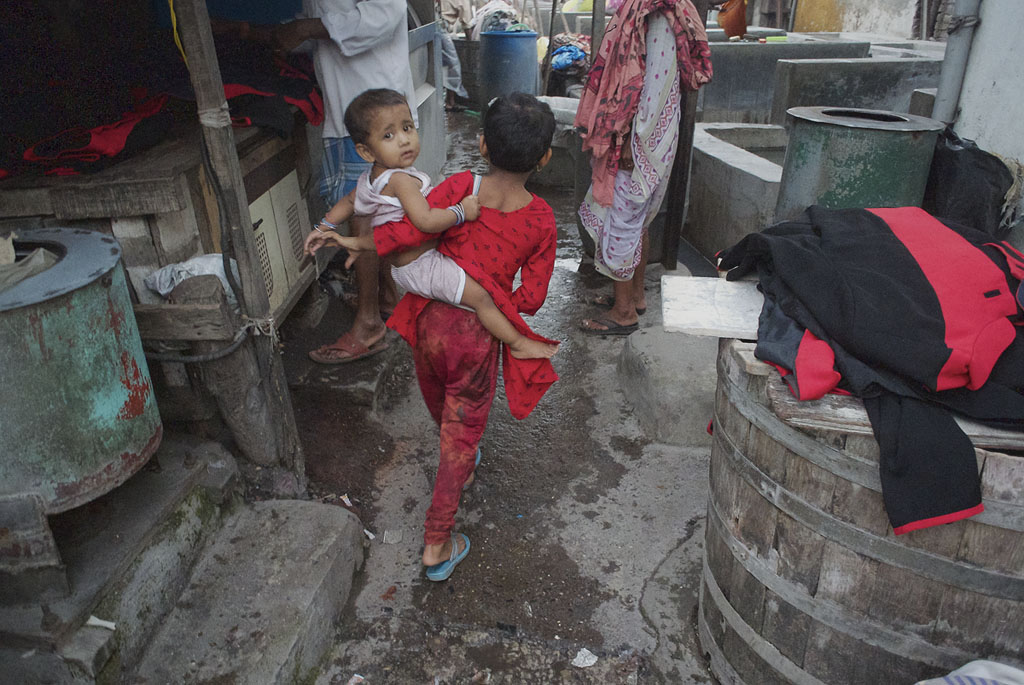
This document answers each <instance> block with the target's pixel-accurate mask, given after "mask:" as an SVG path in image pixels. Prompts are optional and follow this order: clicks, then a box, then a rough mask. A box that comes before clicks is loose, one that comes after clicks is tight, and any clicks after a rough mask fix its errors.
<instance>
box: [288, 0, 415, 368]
mask: <svg viewBox="0 0 1024 685" xmlns="http://www.w3.org/2000/svg"><path fill="white" fill-rule="evenodd" d="M302 7H303V15H304V16H302V17H300V18H298V19H296V20H294V21H291V22H288V23H285V24H281V25H279V26H276V27H274V28H273V37H272V41H273V43H274V44H275V45H276V46H277V47H278V48H279V49H281V50H284V51H291V50H294V49H296V48H298V47H299V46H300V45H302V44H303V43H305V42H306V41H313V44H314V53H313V63H314V66H315V69H316V77H317V81H318V83H319V84H320V89H321V91H322V92H323V97H324V109H325V118H324V127H323V139H324V154H323V164H322V178H321V182H320V195H321V197H323V199H324V210H326V209H327V208H329V207H332V206H334V205H335V204H336V203H337V202H338V200H340V199H341V198H342V197H344V196H345V195H347V194H348V193H349V192H350V191H351V190H352V189H353V188H354V187H355V185H356V181H358V179H359V176H360V175H361V174H362V172H363V171H365V170H367V169H368V168H369V164H368V163H366V162H365V160H363V159H362V158H361V157H359V155H358V154H357V153H356V151H355V145H354V144H353V143H352V140H351V138H350V137H349V136H348V131H347V130H346V129H345V123H344V116H345V109H346V108H347V107H348V106H349V103H351V102H352V100H353V99H354V98H355V97H356V96H357V95H359V94H360V93H362V92H363V91H366V90H370V89H371V88H390V89H392V90H396V91H398V92H400V93H405V96H406V99H407V100H408V102H409V108H410V110H412V115H413V120H414V121H416V97H415V88H414V86H413V80H412V71H411V69H410V67H409V38H408V19H407V17H408V8H407V6H406V2H405V0H303V3H302ZM417 125H418V121H417ZM350 229H351V232H352V233H353V235H355V234H363V233H367V232H369V231H370V230H371V228H370V225H369V222H367V221H366V220H365V219H361V218H354V219H353V220H352V221H351V222H350ZM355 271H356V285H357V288H358V292H357V300H356V302H357V306H356V317H355V322H354V323H353V325H352V328H351V329H350V330H349V331H347V332H346V333H345V334H344V335H342V336H341V338H339V339H338V340H337V341H336V342H334V343H332V344H331V345H325V346H323V347H322V348H320V349H318V350H314V351H313V352H312V353H311V354H310V356H311V357H312V358H313V359H314V360H315V361H318V362H322V363H335V364H336V363H341V362H345V361H353V360H355V359H360V358H362V357H366V356H369V355H371V354H375V353H377V352H380V351H382V350H384V349H386V348H387V342H386V341H385V338H384V333H385V331H386V330H387V329H386V328H385V327H384V322H383V321H382V320H381V315H380V314H381V300H382V299H383V300H385V301H386V302H385V304H387V303H390V304H391V305H392V306H393V304H394V302H395V301H397V294H396V292H395V290H394V283H393V282H392V281H391V279H390V277H389V276H388V275H387V274H381V270H380V264H379V262H378V260H377V256H376V254H373V253H367V254H365V255H363V256H361V257H360V258H359V259H358V260H357V261H356V263H355ZM382 276H383V278H382ZM382 287H383V290H382ZM381 295H384V297H381Z"/></svg>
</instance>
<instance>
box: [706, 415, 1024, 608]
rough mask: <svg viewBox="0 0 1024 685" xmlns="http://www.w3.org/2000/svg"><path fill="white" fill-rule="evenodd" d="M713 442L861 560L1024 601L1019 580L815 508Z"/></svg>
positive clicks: (754, 481)
mask: <svg viewBox="0 0 1024 685" xmlns="http://www.w3.org/2000/svg"><path fill="white" fill-rule="evenodd" d="M715 439H716V440H717V441H718V443H719V445H720V446H721V447H722V452H723V453H724V454H725V456H726V458H727V459H728V460H729V462H730V463H731V464H732V466H733V467H734V468H735V470H736V472H737V473H738V474H739V475H740V477H741V478H743V480H744V481H746V482H747V484H748V485H750V486H751V487H752V488H753V489H754V490H756V491H757V493H758V494H759V495H761V497H763V498H765V499H766V500H768V501H769V502H771V503H772V504H773V505H774V506H775V507H776V508H777V509H779V510H780V511H782V512H784V513H785V514H787V515H788V516H790V517H791V518H793V519H794V520H796V521H797V522H799V523H801V524H803V525H804V526H806V527H807V528H809V529H811V530H812V531H814V532H815V533H818V534H819V535H821V536H823V537H825V538H827V539H829V540H835V541H836V542H838V543H840V544H841V545H843V546H844V547H846V548H848V549H850V550H853V551H854V552H857V553H859V554H863V555H864V556H866V557H870V558H872V559H875V560H877V561H881V562H884V563H886V564H889V565H891V566H896V567H898V568H905V569H907V570H909V571H912V572H914V573H916V574H917V575H919V576H923V577H925V578H931V579H932V580H937V581H939V582H940V583H946V584H947V585H951V586H953V587H956V588H961V589H963V590H969V591H972V592H979V593H981V594H984V595H989V596H991V597H998V598H1002V599H1012V600H1015V601H1024V578H1019V577H1016V576H1009V575H1006V574H1005V573H999V572H996V571H991V570H988V569H983V568H979V567H977V566H969V565H967V564H961V563H959V562H956V561H953V560H951V559H947V558H945V557H941V556H938V555H937V554H932V553H931V552H926V551H923V550H917V549H912V548H910V547H904V546H903V545H900V544H897V543H895V542H892V541H890V540H888V539H886V538H880V537H878V536H877V535H873V534H871V533H869V532H867V531H866V530H864V529H862V528H858V527H857V526H854V525H852V524H850V523H847V522H845V521H841V520H839V519H837V518H836V517H834V516H832V515H831V514H828V513H825V512H823V511H821V510H820V509H817V508H815V507H813V506H811V505H810V504H808V503H807V502H806V501H804V500H803V499H801V498H800V497H798V496H797V495H795V494H793V493H791V492H790V491H789V490H786V489H785V488H784V487H783V486H782V485H781V484H779V483H777V482H776V481H774V480H772V479H771V478H769V477H768V475H767V474H766V473H764V472H763V471H761V469H759V468H758V467H757V465H756V464H754V463H753V462H751V461H750V460H749V459H747V457H746V456H745V455H744V454H743V453H741V452H740V451H739V449H737V448H736V445H735V444H733V442H732V439H731V438H730V437H729V436H728V435H727V434H726V433H725V432H724V431H715Z"/></svg>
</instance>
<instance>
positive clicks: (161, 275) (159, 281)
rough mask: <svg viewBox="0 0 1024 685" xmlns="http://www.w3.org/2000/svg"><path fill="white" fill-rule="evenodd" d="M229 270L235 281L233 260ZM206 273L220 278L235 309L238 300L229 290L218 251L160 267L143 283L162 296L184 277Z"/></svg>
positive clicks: (229, 302)
mask: <svg viewBox="0 0 1024 685" xmlns="http://www.w3.org/2000/svg"><path fill="white" fill-rule="evenodd" d="M231 271H232V273H233V274H234V277H235V282H236V283H237V282H238V265H237V264H235V261H234V260H231ZM206 275H211V276H216V277H217V278H219V279H220V282H221V284H223V285H224V292H225V293H226V294H227V296H228V304H229V305H231V308H232V309H235V310H237V309H238V302H236V301H235V294H234V293H233V292H232V291H231V286H230V285H229V284H228V279H227V277H226V276H225V275H224V257H223V256H222V255H220V254H219V253H213V254H204V255H200V256H198V257H193V258H192V259H189V260H187V261H184V262H179V263H177V264H168V265H167V266H164V267H160V268H159V269H157V270H156V271H154V272H153V273H151V274H150V275H148V276H146V278H145V280H144V281H143V283H145V284H146V287H147V288H149V289H150V290H152V291H154V292H157V293H160V295H161V296H162V297H167V296H168V295H170V294H171V291H172V290H174V288H175V286H177V285H178V284H179V283H181V282H182V281H184V280H185V279H186V278H192V277H193V276H206Z"/></svg>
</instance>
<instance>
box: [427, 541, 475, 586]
mask: <svg viewBox="0 0 1024 685" xmlns="http://www.w3.org/2000/svg"><path fill="white" fill-rule="evenodd" d="M456 536H461V537H462V539H463V540H464V541H465V542H466V546H465V547H463V548H462V551H461V552H459V542H458V539H457V537H456ZM467 554H469V538H468V537H466V536H465V535H463V534H462V533H452V555H451V558H450V559H448V561H442V562H441V563H440V564H434V565H433V566H428V567H427V579H428V580H433V581H435V582H437V581H442V580H448V579H449V578H451V576H452V573H454V572H455V567H456V566H458V565H459V563H460V562H461V561H462V560H463V559H465V558H466V555H467Z"/></svg>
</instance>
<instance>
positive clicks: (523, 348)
mask: <svg viewBox="0 0 1024 685" xmlns="http://www.w3.org/2000/svg"><path fill="white" fill-rule="evenodd" d="M508 351H509V353H511V355H512V356H513V357H515V358H516V359H551V358H552V357H554V356H555V352H558V345H552V344H551V343H546V342H541V341H540V340H532V339H531V338H527V337H526V336H525V335H524V336H522V337H521V338H519V340H517V341H516V342H514V343H509V346H508Z"/></svg>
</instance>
